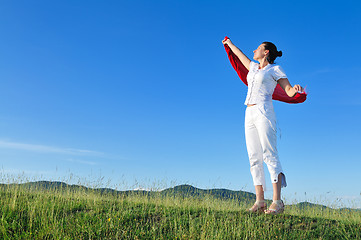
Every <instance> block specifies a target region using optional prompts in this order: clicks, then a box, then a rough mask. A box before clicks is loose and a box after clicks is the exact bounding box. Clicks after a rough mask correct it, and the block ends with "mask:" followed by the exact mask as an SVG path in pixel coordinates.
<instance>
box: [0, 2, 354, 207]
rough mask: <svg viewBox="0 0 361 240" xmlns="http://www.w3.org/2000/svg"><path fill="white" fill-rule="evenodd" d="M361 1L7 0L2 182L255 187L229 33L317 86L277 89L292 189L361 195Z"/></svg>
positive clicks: (319, 198) (2, 47) (290, 197)
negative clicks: (278, 54) (227, 45)
mask: <svg viewBox="0 0 361 240" xmlns="http://www.w3.org/2000/svg"><path fill="white" fill-rule="evenodd" d="M360 10H361V2H359V1H342V2H329V1H302V2H293V1H272V2H269V1H254V2H251V1H228V2H223V1H80V0H79V1H50V2H49V1H1V2H0V32H1V39H0V43H1V44H0V163H1V168H2V170H1V171H2V181H7V180H8V179H11V178H13V177H14V176H18V175H19V174H20V175H21V176H22V178H23V179H36V180H40V179H41V180H43V179H45V180H68V181H78V182H83V183H87V184H89V183H92V182H95V183H96V182H97V181H100V182H102V184H103V185H104V184H106V185H109V186H112V187H116V188H119V189H126V188H127V189H129V188H136V187H142V188H165V187H170V186H173V185H175V184H183V183H188V184H192V185H194V186H196V187H200V188H213V187H217V188H228V189H232V190H244V191H252V192H253V191H254V189H253V183H252V179H251V175H250V172H249V162H248V158H247V152H246V145H245V140H244V129H243V124H244V111H245V106H244V105H243V102H244V99H245V95H246V90H247V89H246V87H245V86H244V85H243V83H241V82H240V81H239V79H238V77H237V74H236V73H235V71H234V70H233V69H232V67H231V65H230V63H229V61H228V59H227V55H226V53H225V51H224V48H223V45H222V43H221V41H222V39H223V38H224V37H225V36H229V37H230V38H231V39H232V41H233V42H234V43H235V44H236V45H237V46H238V47H239V48H240V49H242V50H243V51H244V52H245V53H246V54H247V55H248V56H249V57H250V58H251V57H252V56H253V53H252V51H253V50H254V49H255V48H256V47H257V46H258V45H259V44H260V43H262V42H263V41H272V42H274V43H275V44H276V45H277V46H278V48H279V49H280V50H282V51H283V56H282V58H279V59H278V60H277V62H278V64H280V65H282V67H283V68H284V69H285V71H286V73H287V75H288V77H289V80H290V82H291V83H292V84H296V83H298V84H301V85H303V86H306V85H307V89H308V92H309V97H308V99H307V101H306V102H305V103H303V104H298V105H291V104H285V103H280V102H274V105H275V110H276V114H277V118H278V123H279V128H280V131H279V133H280V134H279V135H280V137H279V142H278V148H279V154H280V160H281V163H282V165H283V168H284V171H285V173H286V177H287V181H288V185H289V186H288V187H287V188H286V189H285V190H284V191H283V195H284V197H285V199H286V201H288V203H291V202H292V201H304V200H308V201H312V202H319V203H327V204H328V205H335V206H336V205H337V206H339V205H340V204H343V205H347V206H351V207H359V208H361V188H360V186H361V177H360V169H361V163H360V155H359V150H360V148H361V140H360V134H361V126H360V122H361V98H360V97H359V90H360V89H361V81H360V75H361V67H360V65H359V56H360V54H361V50H360V42H361V31H360V25H361V15H360V14H359V12H360ZM99 179H100V180H99ZM267 184H268V186H270V185H271V183H270V181H269V179H268V182H267ZM266 196H267V197H269V198H271V192H267V193H266ZM325 199H327V200H325Z"/></svg>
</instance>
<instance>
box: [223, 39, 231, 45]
mask: <svg viewBox="0 0 361 240" xmlns="http://www.w3.org/2000/svg"><path fill="white" fill-rule="evenodd" d="M222 43H223V44H224V45H226V44H230V43H232V42H231V39H229V38H228V37H225V38H224V39H223V40H222Z"/></svg>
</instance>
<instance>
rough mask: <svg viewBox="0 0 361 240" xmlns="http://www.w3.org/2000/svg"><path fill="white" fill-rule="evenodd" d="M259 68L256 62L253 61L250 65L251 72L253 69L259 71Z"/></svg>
mask: <svg viewBox="0 0 361 240" xmlns="http://www.w3.org/2000/svg"><path fill="white" fill-rule="evenodd" d="M258 66H259V63H256V62H253V61H251V62H250V63H249V70H251V69H257V68H258Z"/></svg>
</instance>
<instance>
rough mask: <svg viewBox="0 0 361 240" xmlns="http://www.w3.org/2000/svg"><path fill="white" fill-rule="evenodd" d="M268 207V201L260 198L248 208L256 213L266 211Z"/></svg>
mask: <svg viewBox="0 0 361 240" xmlns="http://www.w3.org/2000/svg"><path fill="white" fill-rule="evenodd" d="M266 209H267V203H266V202H265V201H264V200H258V201H256V202H255V203H254V204H253V206H252V207H251V208H250V209H248V211H249V212H251V213H256V212H262V213H263V212H264V211H265V210H266Z"/></svg>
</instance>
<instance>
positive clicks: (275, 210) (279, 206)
mask: <svg viewBox="0 0 361 240" xmlns="http://www.w3.org/2000/svg"><path fill="white" fill-rule="evenodd" d="M284 208H285V205H284V204H283V201H282V200H273V202H272V204H271V206H270V207H269V208H268V210H265V211H264V213H265V214H273V215H276V214H279V213H282V212H283V210H284Z"/></svg>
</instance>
